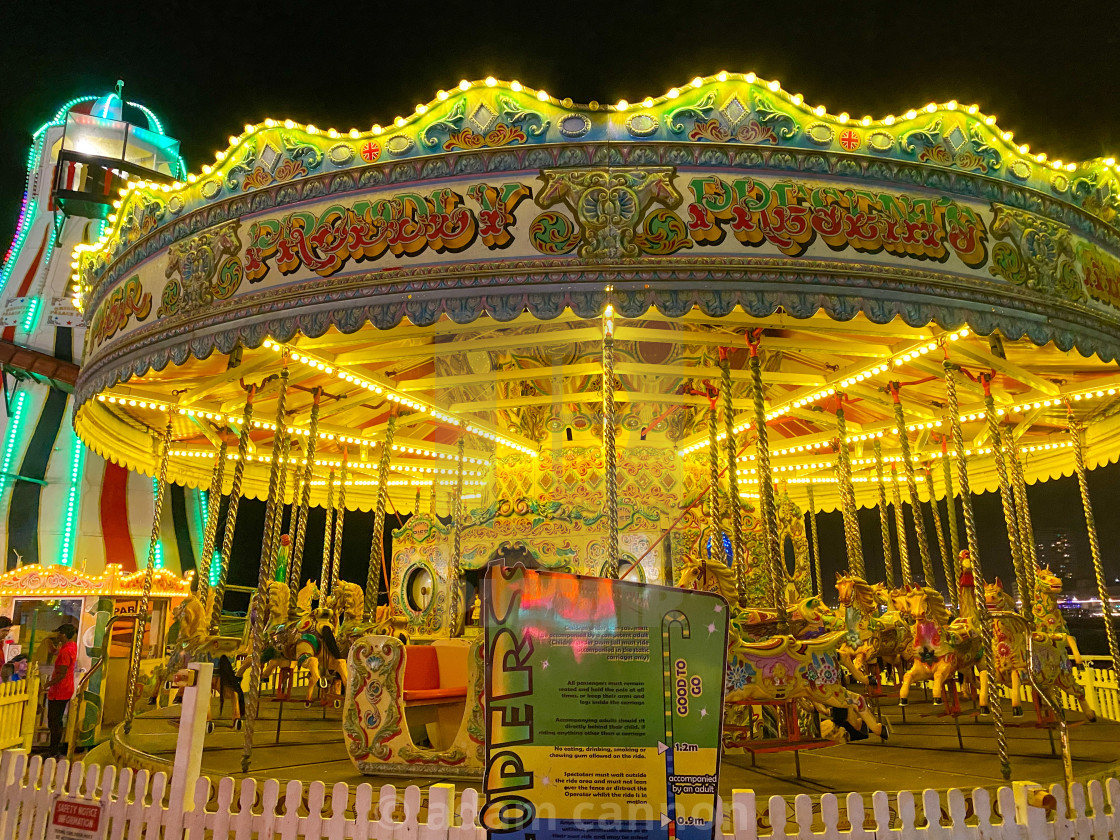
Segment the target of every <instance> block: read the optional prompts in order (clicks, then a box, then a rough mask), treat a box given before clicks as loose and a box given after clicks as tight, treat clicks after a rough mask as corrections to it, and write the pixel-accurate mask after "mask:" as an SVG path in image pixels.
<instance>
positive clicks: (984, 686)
mask: <svg viewBox="0 0 1120 840" xmlns="http://www.w3.org/2000/svg"><path fill="white" fill-rule="evenodd" d="M1058 584H1059V586H1060V585H1061V580H1060V579H1058ZM1048 585H1049V584H1048ZM984 600H985V603H986V604H987V606H988V610H989V611H990V612H991V616H992V645H993V648H994V650H993V654H994V661H995V671H996V679H997V680H999V682H1000V683H1001V684H1002V685H1005V686H1008V687H1009V688H1010V689H1011V714H1012V715H1013V716H1014V717H1020V716H1022V714H1023V709H1022V701H1021V699H1020V696H1019V695H1020V691H1019V689H1020V685H1021V683H1022V672H1023V671H1024V670H1027V669H1028V668H1029V669H1031V671H1033V675H1034V678H1035V681H1036V682H1037V683H1038V684H1039V685H1040V686H1051V685H1053V686H1057V688H1059V689H1060V690H1061V691H1063V692H1065V694H1067V695H1068V696H1070V697H1073V698H1076V699H1077V702H1078V705H1079V706H1080V707H1081V711H1082V713H1084V715H1085V717H1086V718H1087V719H1088V720H1089V721H1095V720H1096V719H1097V715H1096V713H1095V712H1094V711H1093V710H1092V709H1090V708H1089V706H1088V704H1087V702H1086V700H1085V689H1084V688H1083V687H1082V686H1081V685H1080V684H1078V682H1077V680H1075V679H1074V677H1073V670H1072V669H1071V668H1070V663H1069V657H1068V656H1067V654H1066V637H1065V635H1064V634H1062V633H1052V632H1046V631H1044V630H1036V631H1034V632H1033V634H1032V635H1030V636H1029V637H1028V634H1031V633H1032V631H1031V628H1030V626H1029V625H1028V624H1027V621H1026V619H1024V618H1023V617H1022V616H1021V615H1019V614H1018V613H1017V612H1015V601H1014V599H1013V598H1012V597H1011V596H1010V595H1009V594H1007V592H1005V591H1004V589H1003V583H1002V582H1001V581H1000V580H999V578H996V580H995V582H994V583H987V584H985V585H984ZM1032 649H1033V654H1034V657H1033V660H1032V658H1031V653H1032ZM1078 659H1080V656H1078ZM987 681H988V674H987V672H984V673H982V674H981V675H980V687H981V696H982V697H987V696H988V693H987V691H988V682H987ZM980 711H981V714H986V713H987V711H988V709H987V707H986V706H985V705H981V707H980Z"/></svg>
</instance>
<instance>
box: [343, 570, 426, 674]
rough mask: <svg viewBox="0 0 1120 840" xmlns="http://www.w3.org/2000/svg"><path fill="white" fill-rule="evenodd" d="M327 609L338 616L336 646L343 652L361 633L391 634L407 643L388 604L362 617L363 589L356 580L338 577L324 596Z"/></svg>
mask: <svg viewBox="0 0 1120 840" xmlns="http://www.w3.org/2000/svg"><path fill="white" fill-rule="evenodd" d="M327 601H328V602H327V604H326V606H328V607H329V608H330V609H332V610H334V613H335V615H336V616H338V633H337V641H338V647H339V649H340V650H341V651H342V653H343V655H344V656H346V655H349V653H350V648H351V647H352V646H353V644H354V642H356V641H357V640H358V639H360V638H361V637H362V636H366V635H373V636H393V637H394V638H397V639H399V640H400V642H401V644H405V645H407V644H408V643H409V640H410V637H409V635H408V633H406V632H404V631H403V630H400V629H399V628H397V627H396V626H394V624H393V618H392V609H391V608H390V607H389V605H388V604H381V605H380V606H379V607H378V608H377V612H376V613H375V615H374V620H373V621H366V620H365V601H366V596H365V591H364V590H363V589H362V587H361V586H359V585H358V584H356V583H350V582H349V581H345V580H340V581H339V582H338V583H336V584H335V586H334V591H333V592H331V594H330V597H329V598H328V599H327Z"/></svg>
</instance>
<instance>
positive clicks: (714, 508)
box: [700, 396, 727, 563]
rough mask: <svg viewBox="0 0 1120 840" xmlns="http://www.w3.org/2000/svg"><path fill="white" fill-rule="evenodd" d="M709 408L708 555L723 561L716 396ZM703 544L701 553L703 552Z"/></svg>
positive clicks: (713, 559)
mask: <svg viewBox="0 0 1120 840" xmlns="http://www.w3.org/2000/svg"><path fill="white" fill-rule="evenodd" d="M708 399H709V403H710V404H709V408H708V521H709V525H708V531H709V533H710V537H709V549H708V557H709V559H710V560H712V561H713V562H715V561H716V560H717V558H718V562H720V563H723V562H725V561H726V559H727V555H726V554H725V553H724V550H723V523H722V522H721V521H720V520H721V518H722V517H721V515H720V510H719V439H718V433H717V432H716V415H717V413H718V412H717V409H716V398H715V397H714V396H709V397H708ZM703 551H704V549H703V547H702V546H701V549H700V553H701V554H703Z"/></svg>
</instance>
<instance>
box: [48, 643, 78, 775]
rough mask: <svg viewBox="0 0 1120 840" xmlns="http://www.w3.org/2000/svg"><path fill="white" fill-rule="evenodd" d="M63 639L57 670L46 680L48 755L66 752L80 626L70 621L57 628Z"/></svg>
mask: <svg viewBox="0 0 1120 840" xmlns="http://www.w3.org/2000/svg"><path fill="white" fill-rule="evenodd" d="M55 632H56V633H57V634H58V635H59V636H60V637H61V639H62V646H61V647H60V648H59V649H58V654H57V655H56V656H55V658H54V672H53V673H52V674H51V678H50V680H49V681H48V682H47V684H46V690H47V726H49V727H50V731H51V745H50V750H49V751H48V753H47V755H53V756H65V755H66V751H65V750H64V749H63V748H62V736H63V733H64V731H65V725H66V704H67V703H69V702H70V700H71V698H73V696H74V663H75V662H77V659H78V645H77V643H76V642H75V641H74V639H75V638H77V636H78V628H77V627H75V626H74V625H73V624H70V623H69V622H67V623H66V624H63V625H62V626H61V627H59V628H58V630H56V631H55Z"/></svg>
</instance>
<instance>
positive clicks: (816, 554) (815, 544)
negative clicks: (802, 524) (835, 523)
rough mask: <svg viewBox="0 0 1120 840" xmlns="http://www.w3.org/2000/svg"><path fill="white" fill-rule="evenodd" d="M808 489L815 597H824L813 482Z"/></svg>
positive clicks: (807, 486) (810, 482)
mask: <svg viewBox="0 0 1120 840" xmlns="http://www.w3.org/2000/svg"><path fill="white" fill-rule="evenodd" d="M806 488H807V489H808V490H809V532H810V534H811V535H812V543H811V545H812V548H813V568H814V569H815V570H816V573H817V597H818V598H823V597H824V578H822V577H821V544H820V540H819V539H818V537H817V506H816V504H815V503H814V501H813V482H812V480H810V481H809V483H808V484H807V485H806Z"/></svg>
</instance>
